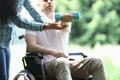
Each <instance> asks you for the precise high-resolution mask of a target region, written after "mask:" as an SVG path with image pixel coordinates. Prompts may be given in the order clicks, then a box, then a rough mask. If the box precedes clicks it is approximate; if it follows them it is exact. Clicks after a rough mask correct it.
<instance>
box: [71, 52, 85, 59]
mask: <svg viewBox="0 0 120 80" xmlns="http://www.w3.org/2000/svg"><path fill="white" fill-rule="evenodd" d="M72 55H78V56H79V55H81V56H82V57H83V58H86V57H87V55H85V54H84V53H82V52H75V53H69V56H72Z"/></svg>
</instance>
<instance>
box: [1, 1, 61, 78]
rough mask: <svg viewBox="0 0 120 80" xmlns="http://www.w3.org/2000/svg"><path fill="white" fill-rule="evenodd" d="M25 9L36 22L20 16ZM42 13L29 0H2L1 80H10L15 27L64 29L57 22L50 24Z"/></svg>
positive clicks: (38, 29)
mask: <svg viewBox="0 0 120 80" xmlns="http://www.w3.org/2000/svg"><path fill="white" fill-rule="evenodd" d="M23 6H24V7H25V8H26V9H27V11H28V12H29V13H30V15H31V16H32V17H33V18H34V19H35V20H36V21H33V20H32V21H31V20H28V19H26V18H24V17H23V16H22V15H20V12H21V9H22V7H23ZM48 23H49V22H48V21H47V20H46V17H45V16H44V15H42V13H40V14H39V13H38V12H36V10H35V9H34V7H33V6H32V5H31V2H30V1H29V0H0V80H8V79H9V69H10V48H9V45H10V42H11V38H12V36H14V35H12V33H13V31H14V27H15V25H16V26H18V27H19V28H24V29H29V30H34V31H42V30H47V29H56V30H59V29H63V27H62V26H61V25H60V24H58V23H57V22H52V23H49V24H48Z"/></svg>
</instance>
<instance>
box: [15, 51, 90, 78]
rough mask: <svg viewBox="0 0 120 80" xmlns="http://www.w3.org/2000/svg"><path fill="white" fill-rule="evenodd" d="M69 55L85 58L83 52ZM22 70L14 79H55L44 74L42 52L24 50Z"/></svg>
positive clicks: (71, 59)
mask: <svg viewBox="0 0 120 80" xmlns="http://www.w3.org/2000/svg"><path fill="white" fill-rule="evenodd" d="M69 56H82V57H83V58H86V57H87V55H85V54H84V53H82V52H80V53H69ZM69 60H70V61H74V58H70V59H69ZM22 62H23V67H24V70H22V71H20V72H19V73H18V74H17V75H16V76H15V77H14V80H56V79H55V78H53V77H50V76H48V75H47V74H46V72H45V70H44V65H43V55H42V53H38V52H34V53H30V52H28V51H26V55H25V56H24V57H22ZM74 80H92V77H89V78H86V79H74Z"/></svg>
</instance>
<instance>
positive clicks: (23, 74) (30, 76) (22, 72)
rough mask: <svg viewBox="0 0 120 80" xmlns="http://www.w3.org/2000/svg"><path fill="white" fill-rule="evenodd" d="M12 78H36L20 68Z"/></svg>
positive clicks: (15, 79) (23, 79) (17, 79)
mask: <svg viewBox="0 0 120 80" xmlns="http://www.w3.org/2000/svg"><path fill="white" fill-rule="evenodd" d="M14 80H36V79H35V78H34V76H33V75H32V74H31V73H30V72H29V71H28V70H22V71H20V72H19V73H18V74H17V75H16V76H15V78H14Z"/></svg>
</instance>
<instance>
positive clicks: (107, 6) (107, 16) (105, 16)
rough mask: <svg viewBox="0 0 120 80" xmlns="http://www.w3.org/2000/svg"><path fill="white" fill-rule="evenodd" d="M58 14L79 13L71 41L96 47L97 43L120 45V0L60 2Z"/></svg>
mask: <svg viewBox="0 0 120 80" xmlns="http://www.w3.org/2000/svg"><path fill="white" fill-rule="evenodd" d="M56 2H57V9H56V12H60V13H65V12H71V11H73V12H74V11H79V12H80V15H81V19H80V20H77V21H75V20H74V21H73V24H72V31H71V34H70V41H71V42H74V43H77V44H80V45H90V46H91V47H94V45H95V44H96V43H101V44H107V43H110V44H120V37H119V35H120V5H119V4H120V0H64V1H62V0H58V1H56Z"/></svg>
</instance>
